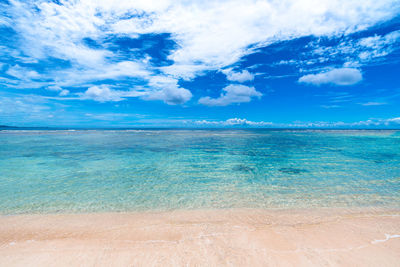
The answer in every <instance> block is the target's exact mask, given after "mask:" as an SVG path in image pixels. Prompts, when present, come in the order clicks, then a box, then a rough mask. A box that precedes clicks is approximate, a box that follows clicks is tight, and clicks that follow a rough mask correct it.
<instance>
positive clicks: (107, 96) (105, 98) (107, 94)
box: [81, 85, 125, 102]
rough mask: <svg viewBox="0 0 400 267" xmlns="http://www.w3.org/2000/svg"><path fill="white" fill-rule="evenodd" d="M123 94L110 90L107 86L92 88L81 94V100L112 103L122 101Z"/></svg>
mask: <svg viewBox="0 0 400 267" xmlns="http://www.w3.org/2000/svg"><path fill="white" fill-rule="evenodd" d="M124 94H125V92H123V91H118V90H112V89H110V88H109V87H108V86H105V85H102V86H92V87H89V88H88V89H87V90H86V91H85V93H83V94H81V98H82V99H90V100H94V101H98V102H110V101H112V102H114V101H121V100H123V99H124V98H123V95H124Z"/></svg>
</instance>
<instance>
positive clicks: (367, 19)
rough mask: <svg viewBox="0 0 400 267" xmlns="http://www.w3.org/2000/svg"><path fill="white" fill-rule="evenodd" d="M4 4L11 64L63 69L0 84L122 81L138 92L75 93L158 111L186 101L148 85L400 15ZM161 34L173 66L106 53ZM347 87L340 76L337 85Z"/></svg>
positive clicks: (389, 3)
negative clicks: (52, 62)
mask: <svg viewBox="0 0 400 267" xmlns="http://www.w3.org/2000/svg"><path fill="white" fill-rule="evenodd" d="M10 3H11V4H10V6H11V8H10V6H9V5H7V9H8V10H7V14H9V15H10V18H7V19H5V20H2V21H0V23H3V24H5V25H9V26H11V27H13V28H14V30H15V32H17V33H18V34H19V36H18V37H19V38H18V39H19V40H21V41H20V43H18V47H20V49H21V53H20V57H21V56H22V55H24V60H25V62H37V60H45V59H48V58H49V57H55V58H59V59H63V60H66V61H68V62H69V63H70V64H71V66H70V67H69V68H68V69H64V70H59V69H52V70H47V72H45V73H42V72H41V73H40V74H39V73H37V72H35V71H33V70H22V69H21V67H19V66H18V65H16V66H14V67H13V68H10V69H9V71H8V74H9V75H11V76H13V77H15V78H18V79H23V78H24V77H28V78H29V79H30V80H29V79H28V80H27V79H25V80H26V81H27V82H26V83H18V84H16V83H13V82H12V81H9V80H6V79H3V80H1V82H2V83H3V84H4V83H8V85H7V86H14V87H23V88H34V87H40V86H48V85H49V84H46V82H43V84H42V83H34V82H32V79H33V80H34V79H38V78H42V79H41V80H42V81H50V82H49V83H50V84H54V83H57V84H59V86H61V87H64V86H69V87H77V88H81V87H86V88H87V87H88V86H92V85H93V83H95V82H98V81H100V80H107V79H111V80H116V79H122V78H129V79H135V81H136V80H139V81H140V84H144V85H141V86H136V87H133V88H129V91H127V92H128V93H127V92H126V91H122V90H115V89H111V88H109V87H107V86H103V87H101V86H97V87H90V88H97V89H90V88H89V89H88V90H87V91H86V92H82V93H81V95H84V96H85V97H87V98H91V99H95V100H96V99H97V101H119V100H122V99H124V98H125V97H135V96H141V97H142V98H143V99H145V100H163V101H164V102H165V103H167V104H179V103H180V104H181V103H185V102H186V101H188V100H189V99H191V97H192V94H191V92H190V91H189V90H187V89H185V88H181V87H179V86H178V85H176V84H175V85H160V86H154V85H153V83H154V79H157V78H159V79H175V80H177V79H186V80H190V79H193V78H195V77H196V76H197V75H199V74H202V73H204V72H205V71H209V70H219V69H226V68H227V67H229V66H232V65H233V64H235V63H237V62H238V61H239V60H240V59H241V58H242V57H243V56H245V55H248V54H250V53H252V52H254V50H255V49H256V48H257V47H261V46H266V45H269V44H272V43H276V42H279V41H283V40H291V39H294V38H298V37H302V36H309V35H316V36H334V35H337V36H340V35H343V34H344V35H346V34H349V33H352V32H355V31H359V30H362V29H366V28H367V27H369V26H372V25H375V24H376V23H378V22H382V21H385V20H388V19H391V18H392V17H394V16H396V15H397V14H399V11H400V4H399V3H397V2H396V1H393V0H381V1H376V0H365V1H356V0H354V1H349V0H321V1H318V2H315V1H311V0H298V1H293V0H282V1H267V0H232V1H225V0H220V1H197V0H195V1H184V0H183V1H179V0H178V1H174V0H160V1H156V2H154V1H147V0H137V1H130V0H85V1H79V0H77V1H67V0H65V1H62V4H57V3H55V2H48V1H28V2H23V1H17V0H13V1H10ZM10 22H12V23H10ZM160 33H169V34H170V36H171V39H172V40H173V41H175V42H176V44H177V45H176V46H175V48H174V49H173V50H172V51H170V52H171V53H170V55H169V56H168V59H169V60H171V61H172V64H171V65H169V66H163V67H158V66H154V65H152V63H151V62H152V61H151V60H149V58H148V56H147V57H146V58H145V59H143V58H139V57H138V56H137V55H136V54H134V53H132V57H131V58H130V59H129V60H124V61H121V60H120V58H119V56H120V55H119V54H118V52H115V51H112V50H108V49H107V42H109V40H110V39H107V38H109V37H110V36H114V37H115V36H124V37H128V38H137V37H138V36H140V35H141V34H160ZM85 38H91V39H93V40H97V41H98V42H99V47H97V48H91V47H88V46H87V45H86V44H85V42H84V39H85ZM385 38H386V37H385ZM391 38H392V39H393V38H394V39H395V38H397V37H396V36H388V37H387V38H386V39H387V41H385V42H389V40H391ZM386 39H385V40H386ZM365 42H367V41H365ZM369 42H370V43H371V42H373V40H370V41H369ZM367 43H368V42H367ZM360 45H361V44H360ZM26 56H28V57H26ZM368 56H369V55H364V57H368ZM362 57H363V56H362ZM18 68H19V69H18ZM226 75H227V79H228V80H231V81H235V82H245V81H251V80H253V78H254V75H253V74H251V73H250V72H248V71H247V70H244V71H242V72H234V71H232V70H229V71H227V72H226ZM28 81H29V83H30V84H28ZM349 81H350V82H351V79H350V80H349ZM349 81H348V80H346V78H343V79H342V80H340V79H339V83H342V84H343V83H344V84H345V83H348V82H349ZM105 88H106V89H105ZM107 88H108V89H107ZM227 88H228V87H227ZM249 88H250V89H249ZM251 88H252V89H251ZM242 89H243V87H242ZM60 94H62V95H65V94H67V92H66V91H60ZM260 96H261V94H260V93H259V92H257V91H256V90H255V89H254V88H253V87H248V89H247V93H236V92H235V90H234V89H231V88H229V89H227V90H225V92H224V93H223V94H222V95H221V96H220V97H219V98H216V99H212V98H210V97H205V98H201V99H200V103H203V104H206V105H229V104H231V103H241V102H249V101H250V100H251V98H252V97H260Z"/></svg>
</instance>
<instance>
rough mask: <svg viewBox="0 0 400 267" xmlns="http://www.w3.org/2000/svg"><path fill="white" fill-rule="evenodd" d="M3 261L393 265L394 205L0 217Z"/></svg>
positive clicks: (399, 228) (396, 249)
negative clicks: (364, 207)
mask: <svg viewBox="0 0 400 267" xmlns="http://www.w3.org/2000/svg"><path fill="white" fill-rule="evenodd" d="M0 265H1V266H399V265H400V211H399V210H383V209H372V208H370V209H358V210H345V209H319V210H275V211H274V210H246V209H242V210H195V211H171V212H160V213H147V212H142V213H93V214H55V215H15V216H1V217H0Z"/></svg>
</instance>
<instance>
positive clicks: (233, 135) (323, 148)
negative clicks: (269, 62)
mask: <svg viewBox="0 0 400 267" xmlns="http://www.w3.org/2000/svg"><path fill="white" fill-rule="evenodd" d="M360 206H361V207H365V206H382V207H394V208H399V207H400V131H300V130H298V131H289V130H279V131H278V130H118V131H107V130H104V131H100V130H98V131H62V130H59V131H40V130H38V131H0V213H2V214H17V213H53V212H100V211H143V210H154V211H158V210H172V209H199V208H201V209H202V208H205V209H209V208H313V207H360Z"/></svg>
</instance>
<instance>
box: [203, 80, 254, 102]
mask: <svg viewBox="0 0 400 267" xmlns="http://www.w3.org/2000/svg"><path fill="white" fill-rule="evenodd" d="M222 90H223V92H222V93H221V95H220V96H219V97H218V98H211V97H209V96H206V97H202V98H200V99H199V103H200V104H202V105H206V106H227V105H230V104H234V103H245V102H250V101H251V99H252V98H253V97H258V98H260V97H261V96H262V94H261V93H260V92H258V91H256V89H255V88H254V87H249V86H245V85H240V84H231V85H228V86H227V87H225V88H224V89H222Z"/></svg>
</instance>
